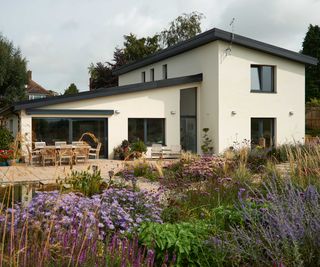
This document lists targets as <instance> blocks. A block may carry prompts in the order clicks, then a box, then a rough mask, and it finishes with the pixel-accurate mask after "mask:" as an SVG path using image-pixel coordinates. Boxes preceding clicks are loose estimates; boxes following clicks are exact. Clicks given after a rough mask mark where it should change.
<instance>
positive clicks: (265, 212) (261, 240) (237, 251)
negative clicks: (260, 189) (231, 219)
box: [226, 181, 320, 266]
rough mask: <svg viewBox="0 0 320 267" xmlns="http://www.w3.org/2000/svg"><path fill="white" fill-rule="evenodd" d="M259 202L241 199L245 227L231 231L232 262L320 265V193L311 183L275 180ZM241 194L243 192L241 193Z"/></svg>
mask: <svg viewBox="0 0 320 267" xmlns="http://www.w3.org/2000/svg"><path fill="white" fill-rule="evenodd" d="M266 191H267V194H266V195H260V196H259V199H258V200H256V203H260V204H265V207H264V208H260V209H258V210H256V212H252V203H251V204H248V202H243V201H241V204H242V208H241V211H242V212H243V219H244V221H245V224H244V225H245V226H244V227H235V228H233V229H232V231H231V233H230V234H229V235H228V236H229V238H231V240H230V241H226V243H227V244H228V246H227V249H228V251H229V252H230V253H229V259H230V260H231V262H232V263H233V264H239V265H243V264H244V265H247V264H249V265H251V266H270V265H274V266H319V265H320V251H319V246H320V236H319V233H320V194H319V191H318V190H317V189H316V188H315V187H314V186H312V185H309V186H308V187H307V189H306V190H302V189H299V188H297V187H295V186H294V185H293V184H292V182H291V181H285V182H283V183H282V184H279V182H276V181H272V182H269V183H268V184H267V185H266ZM240 195H241V194H240Z"/></svg>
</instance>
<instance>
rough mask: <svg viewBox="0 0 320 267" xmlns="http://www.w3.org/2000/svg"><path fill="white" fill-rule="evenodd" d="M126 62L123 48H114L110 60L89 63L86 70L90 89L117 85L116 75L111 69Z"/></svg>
mask: <svg viewBox="0 0 320 267" xmlns="http://www.w3.org/2000/svg"><path fill="white" fill-rule="evenodd" d="M125 64H127V60H126V59H125V56H124V52H123V49H120V48H117V47H116V48H115V51H114V52H113V59H112V62H105V63H102V62H98V63H96V64H93V63H91V64H90V66H89V68H88V70H89V74H90V90H95V89H98V88H102V87H113V86H118V77H117V76H115V75H113V73H112V71H113V70H115V69H117V68H119V67H121V66H123V65H125Z"/></svg>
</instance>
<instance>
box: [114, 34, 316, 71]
mask: <svg viewBox="0 0 320 267" xmlns="http://www.w3.org/2000/svg"><path fill="white" fill-rule="evenodd" d="M231 39H232V33H230V32H227V31H223V30H220V29H218V28H213V29H211V30H209V31H206V32H204V33H201V34H199V35H197V36H195V37H193V38H191V39H189V40H187V41H184V42H181V43H178V44H177V45H174V46H172V47H168V48H166V49H164V50H161V51H159V52H157V53H155V54H152V55H150V56H147V57H145V58H143V59H141V60H138V61H135V62H132V63H129V64H126V65H124V66H122V67H120V68H118V69H116V70H114V71H113V72H112V73H113V74H114V75H122V74H125V73H128V72H130V71H133V70H136V69H139V68H142V67H145V66H148V65H150V64H153V63H156V62H159V61H161V60H165V59H167V58H170V57H173V56H176V55H179V54H181V53H184V52H186V51H189V50H192V49H194V48H197V47H199V46H202V45H205V44H207V43H210V42H213V41H216V40H222V41H227V42H230V41H231ZM232 42H233V43H235V44H238V45H242V46H245V47H248V48H251V49H255V50H259V51H262V52H265V53H269V54H273V55H276V56H279V57H283V58H287V59H289V60H292V61H296V62H300V63H303V64H311V65H317V64H318V60H317V59H316V58H314V57H310V56H306V55H303V54H299V53H297V52H294V51H290V50H287V49H284V48H281V47H278V46H274V45H271V44H267V43H264V42H260V41H257V40H254V39H251V38H247V37H245V36H241V35H237V34H234V39H233V41H232Z"/></svg>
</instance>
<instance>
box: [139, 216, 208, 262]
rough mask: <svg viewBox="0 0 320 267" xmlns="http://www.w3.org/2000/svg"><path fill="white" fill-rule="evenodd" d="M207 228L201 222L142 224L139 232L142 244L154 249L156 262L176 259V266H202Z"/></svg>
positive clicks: (204, 258)
mask: <svg viewBox="0 0 320 267" xmlns="http://www.w3.org/2000/svg"><path fill="white" fill-rule="evenodd" d="M207 235H208V226H207V225H206V224H204V223H202V222H201V221H197V222H195V223H179V224H168V223H166V224H157V223H146V224H143V225H142V226H141V228H140V230H139V239H140V241H141V242H142V244H144V245H146V246H147V247H149V248H152V247H153V248H154V249H155V252H156V255H157V261H158V262H162V261H163V259H165V258H166V257H169V258H171V257H174V256H175V257H176V264H177V266H195V265H197V266H204V265H207V266H209V264H208V263H207V262H206V260H207V258H206V254H205V252H204V251H205V244H204V241H205V240H206V238H207Z"/></svg>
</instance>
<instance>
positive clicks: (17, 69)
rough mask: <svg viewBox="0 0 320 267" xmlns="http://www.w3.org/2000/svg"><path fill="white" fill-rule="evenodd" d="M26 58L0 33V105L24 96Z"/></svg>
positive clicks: (21, 98)
mask: <svg viewBox="0 0 320 267" xmlns="http://www.w3.org/2000/svg"><path fill="white" fill-rule="evenodd" d="M26 66H27V60H26V59H25V58H23V57H22V55H21V52H20V50H19V48H16V47H14V45H13V43H12V42H10V41H9V40H7V39H6V38H5V37H3V36H2V35H1V34H0V106H4V105H9V104H11V103H13V102H16V101H20V100H24V99H25V98H26V93H25V85H26V84H27V79H28V78H27V67H26Z"/></svg>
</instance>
